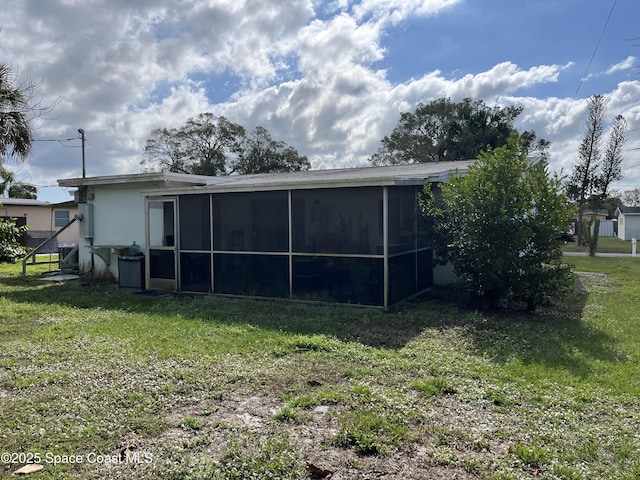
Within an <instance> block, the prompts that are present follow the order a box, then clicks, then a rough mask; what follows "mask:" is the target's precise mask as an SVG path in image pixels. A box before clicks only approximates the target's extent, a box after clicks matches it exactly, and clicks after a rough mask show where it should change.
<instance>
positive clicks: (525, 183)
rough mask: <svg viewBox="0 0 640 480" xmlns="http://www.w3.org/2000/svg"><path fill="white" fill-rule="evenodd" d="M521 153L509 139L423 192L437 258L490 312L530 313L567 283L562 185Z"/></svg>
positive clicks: (565, 207) (567, 209) (522, 148)
mask: <svg viewBox="0 0 640 480" xmlns="http://www.w3.org/2000/svg"><path fill="white" fill-rule="evenodd" d="M527 153H528V151H527V149H526V147H525V146H524V145H523V144H522V143H521V142H520V141H519V140H518V139H517V138H516V137H512V138H511V140H510V141H509V143H508V144H507V145H505V146H503V147H500V148H496V149H494V150H488V151H486V152H483V153H481V154H480V155H479V157H478V161H477V162H475V163H474V164H472V165H471V166H470V168H469V172H468V174H467V175H464V176H463V175H459V176H454V177H453V178H452V179H451V181H450V182H449V183H447V184H443V185H441V192H440V194H436V192H435V191H432V190H431V189H427V194H426V195H425V197H424V202H423V207H424V213H425V214H426V215H428V216H429V217H430V221H431V222H432V223H433V236H434V238H435V248H436V253H437V257H438V259H439V260H440V261H441V262H450V263H451V264H453V267H454V270H455V273H456V274H457V276H458V278H459V279H460V281H461V282H462V283H463V285H464V287H465V288H466V289H467V290H468V291H469V293H471V294H472V296H473V297H474V298H475V299H477V300H483V301H484V302H485V303H488V304H489V306H491V307H497V306H498V305H499V304H500V301H501V300H503V299H513V300H519V301H524V302H526V305H527V308H528V309H529V310H533V309H534V308H535V306H536V305H538V304H540V303H541V302H543V301H545V300H546V299H547V298H548V297H549V296H550V295H552V294H555V293H558V292H560V291H562V289H563V288H564V287H566V286H567V285H568V284H569V282H570V278H571V275H570V270H569V268H568V267H567V266H566V265H564V264H563V263H562V262H561V257H562V251H561V250H560V246H561V241H560V240H559V239H558V237H559V236H560V234H561V233H562V232H563V231H564V230H565V229H566V228H567V226H568V225H569V222H570V219H571V216H572V208H571V207H570V206H569V202H568V199H567V197H566V195H565V194H564V193H563V192H564V190H563V186H562V184H561V181H560V178H559V177H558V176H557V175H553V176H551V175H549V172H548V171H547V168H546V165H545V164H544V163H534V164H531V163H530V162H529V160H528V159H527Z"/></svg>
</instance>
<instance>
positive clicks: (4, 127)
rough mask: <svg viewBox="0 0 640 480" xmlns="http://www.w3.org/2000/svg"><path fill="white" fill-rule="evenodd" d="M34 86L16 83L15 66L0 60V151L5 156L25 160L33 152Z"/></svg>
mask: <svg viewBox="0 0 640 480" xmlns="http://www.w3.org/2000/svg"><path fill="white" fill-rule="evenodd" d="M32 87H33V86H27V87H23V88H20V87H18V86H16V82H15V77H14V75H13V73H12V72H11V69H10V68H9V67H8V66H7V65H5V64H2V63H0V155H2V156H3V157H6V158H11V159H16V160H18V161H22V160H24V159H26V158H27V157H28V156H29V153H30V152H31V144H32V142H33V137H32V134H31V127H30V125H29V113H30V112H32V111H33V105H32V104H31V95H30V92H31V90H32ZM2 163H4V160H3V161H2Z"/></svg>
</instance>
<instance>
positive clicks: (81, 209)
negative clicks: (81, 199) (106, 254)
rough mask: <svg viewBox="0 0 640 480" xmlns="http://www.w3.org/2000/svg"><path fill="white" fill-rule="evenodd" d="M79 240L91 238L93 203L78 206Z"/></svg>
mask: <svg viewBox="0 0 640 480" xmlns="http://www.w3.org/2000/svg"><path fill="white" fill-rule="evenodd" d="M78 221H79V222H80V225H79V227H78V230H79V232H80V238H93V203H80V204H78Z"/></svg>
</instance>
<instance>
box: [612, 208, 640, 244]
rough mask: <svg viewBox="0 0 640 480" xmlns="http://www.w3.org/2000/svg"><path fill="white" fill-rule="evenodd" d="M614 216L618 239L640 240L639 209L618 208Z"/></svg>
mask: <svg viewBox="0 0 640 480" xmlns="http://www.w3.org/2000/svg"><path fill="white" fill-rule="evenodd" d="M616 216H617V217H618V238H620V239H621V240H631V239H632V238H633V237H636V238H640V207H624V206H622V207H618V208H617V209H616Z"/></svg>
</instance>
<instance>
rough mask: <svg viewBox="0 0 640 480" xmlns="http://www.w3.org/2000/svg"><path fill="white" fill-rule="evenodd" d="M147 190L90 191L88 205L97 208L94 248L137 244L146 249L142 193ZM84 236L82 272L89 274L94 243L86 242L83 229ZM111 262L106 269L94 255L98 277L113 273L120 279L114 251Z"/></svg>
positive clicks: (128, 186)
mask: <svg viewBox="0 0 640 480" xmlns="http://www.w3.org/2000/svg"><path fill="white" fill-rule="evenodd" d="M143 188H144V185H141V184H123V185H105V186H95V187H89V191H88V197H89V199H88V202H87V203H90V204H93V217H94V218H93V222H94V230H93V233H94V235H93V245H94V246H109V245H114V246H118V245H121V246H128V245H131V244H132V243H133V242H134V241H135V242H136V243H137V244H138V245H140V246H141V247H143V248H144V246H145V222H144V197H143V196H142V195H141V193H140V192H141V190H142V189H143ZM83 221H88V219H85V220H83ZM80 232H81V234H80V252H79V260H80V270H81V271H82V272H89V271H90V269H91V257H92V253H91V248H90V246H91V241H90V239H88V238H83V236H82V228H80ZM109 259H110V264H109V265H106V263H105V262H104V261H103V260H102V259H101V258H100V257H99V256H98V255H95V254H94V255H93V268H94V275H95V276H97V277H102V276H107V275H108V273H107V272H109V273H110V274H111V275H113V277H115V278H117V277H118V251H117V250H116V251H111V252H110V253H109Z"/></svg>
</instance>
